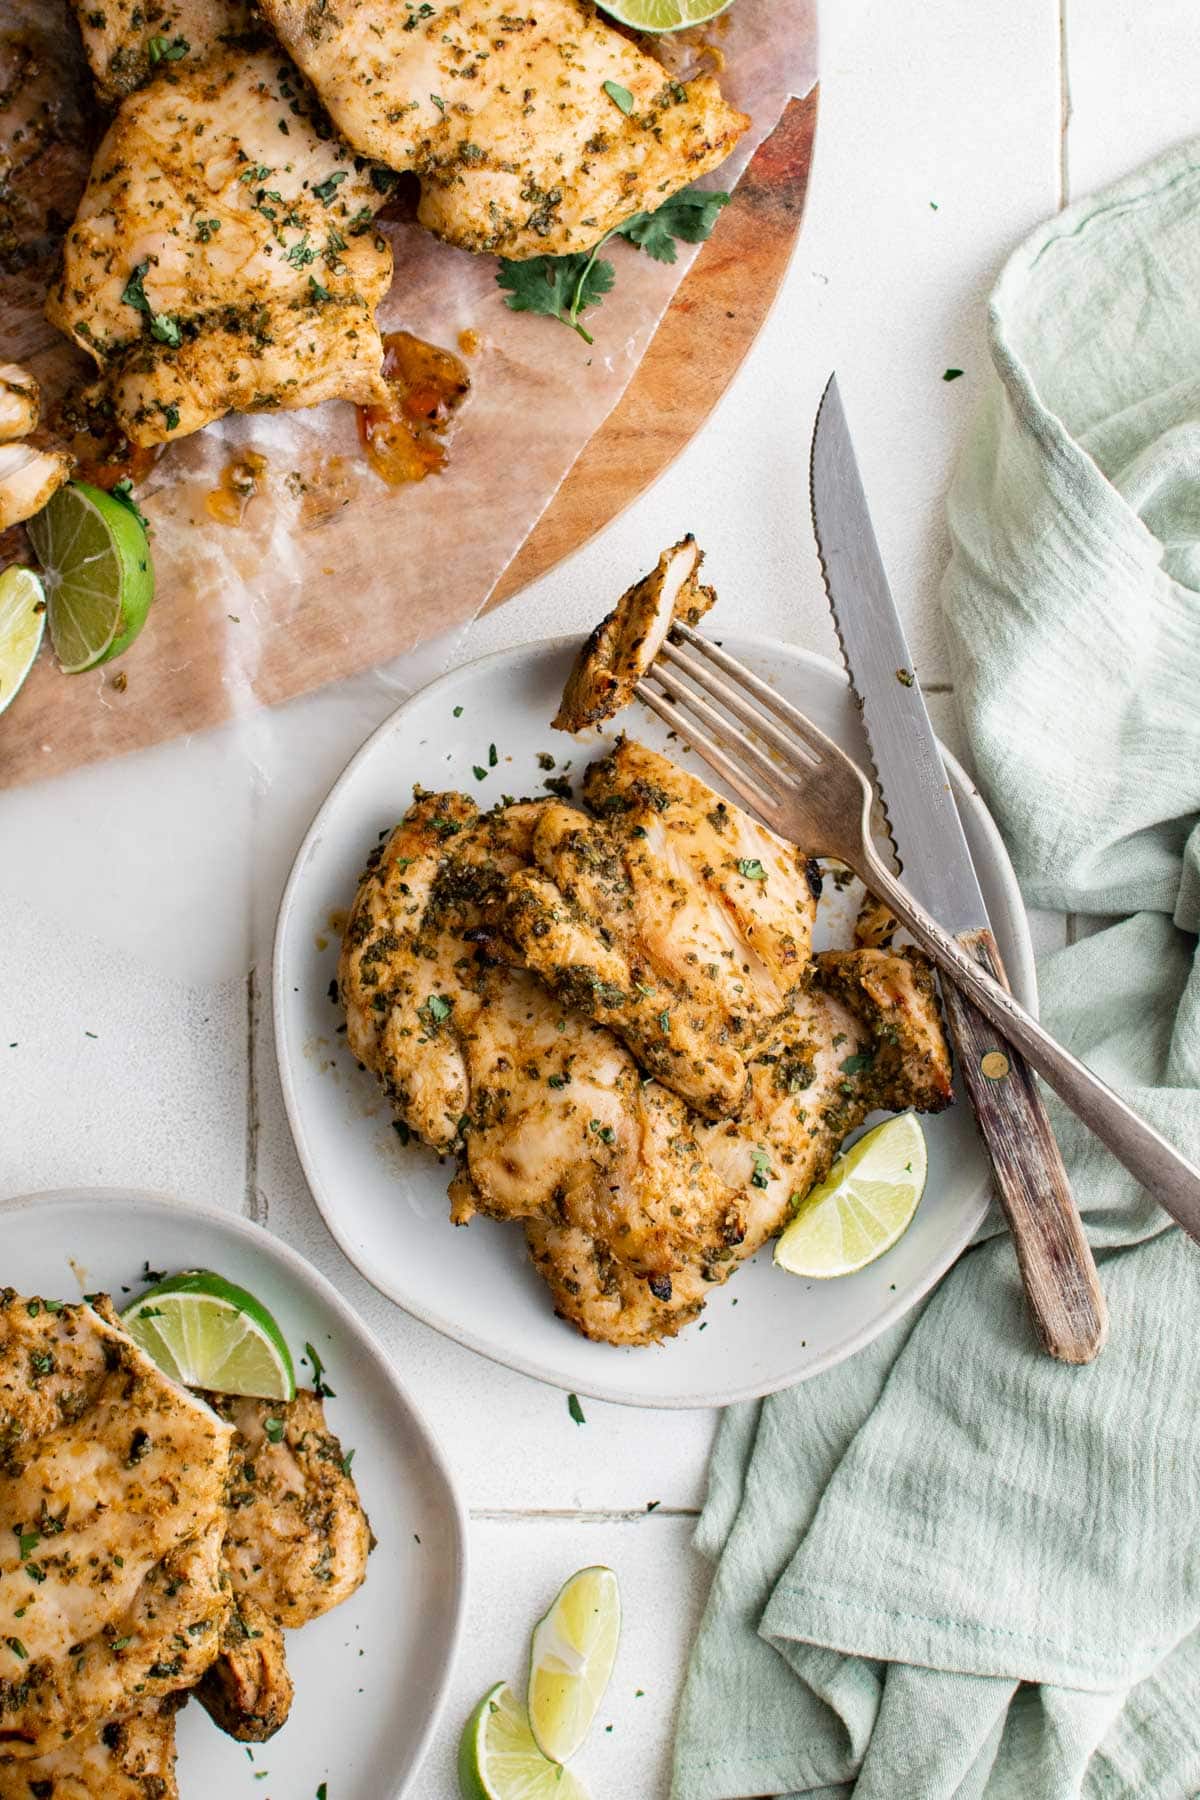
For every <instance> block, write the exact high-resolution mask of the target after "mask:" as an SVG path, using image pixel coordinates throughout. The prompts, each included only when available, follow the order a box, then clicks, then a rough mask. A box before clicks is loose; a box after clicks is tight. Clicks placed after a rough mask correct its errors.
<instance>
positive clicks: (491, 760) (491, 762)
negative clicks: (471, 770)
mask: <svg viewBox="0 0 1200 1800" xmlns="http://www.w3.org/2000/svg"><path fill="white" fill-rule="evenodd" d="M499 761H500V758H499V757H498V756H497V754H496V746H495V744H489V745H488V768H489V769H494V768H495V767H496V764H497V763H498V762H499Z"/></svg>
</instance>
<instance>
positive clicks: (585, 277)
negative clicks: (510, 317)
mask: <svg viewBox="0 0 1200 1800" xmlns="http://www.w3.org/2000/svg"><path fill="white" fill-rule="evenodd" d="M728 204H729V195H728V194H712V193H707V192H704V191H702V190H700V189H697V188H684V189H683V191H682V192H681V193H678V194H672V195H671V196H670V197H669V198H668V199H666V200H664V201H663V203H662V205H661V206H660V207H658V208H657V210H656V211H654V212H639V213H634V214H633V216H632V217H631V218H628V219H625V220H624V221H623V222H622V223H621V224H620V225H616V226H614V227H613V229H612V230H611V231H610V232H608V234H607V235H606V236H605V237H602V238H601V239H600V241H599V243H598V244H596V245H594V246H593V248H592V249H591V250H578V251H576V252H575V254H574V255H572V256H534V257H530V258H529V259H528V261H525V262H510V261H508V260H507V259H505V258H501V261H500V268H499V271H498V273H497V275H496V280H497V282H498V283H499V285H500V286H501V287H502V288H505V289H507V292H506V293H505V296H504V303H505V305H506V306H508V307H510V308H511V309H512V311H513V312H531V313H540V314H542V315H543V317H545V318H549V319H558V320H559V321H560V322H561V323H562V324H563V325H569V326H570V328H571V330H572V331H577V332H578V333H579V335H580V337H581V338H582V339H583V341H584V343H585V344H591V343H593V342H594V341H595V340H594V339H593V337H592V335H591V333H590V332H589V331H588V329H587V327H586V326H585V325H584V324H583V322H582V314H584V313H585V312H588V311H589V310H590V309H591V308H593V307H596V306H598V305H599V304H600V302H601V301H602V300H603V298H604V296H605V294H607V293H610V292H611V291H612V287H613V283H614V282H615V281H616V278H617V277H616V270H615V269H614V268H613V266H612V264H611V263H610V262H607V261H605V260H604V259H603V258H601V256H600V252H601V250H602V249H603V248H604V246H605V244H607V243H609V242H610V240H611V239H613V238H618V237H623V238H626V239H627V240H628V242H629V243H631V244H633V245H634V246H635V247H636V248H637V249H639V250H644V251H645V252H646V255H647V256H652V257H653V258H654V260H655V262H663V263H673V262H675V261H676V259H677V257H678V254H679V253H678V251H677V249H676V243H677V242H682V243H685V244H702V243H703V242H704V240H705V239H706V238H707V237H709V236H710V234H711V232H712V228H713V226H714V225H715V224H716V222H717V215H718V214H719V213H720V211H721V208H722V207H723V206H727V205H728Z"/></svg>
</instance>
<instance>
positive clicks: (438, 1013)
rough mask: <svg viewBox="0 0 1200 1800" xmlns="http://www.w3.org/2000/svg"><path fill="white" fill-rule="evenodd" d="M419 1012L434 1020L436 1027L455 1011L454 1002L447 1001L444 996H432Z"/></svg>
mask: <svg viewBox="0 0 1200 1800" xmlns="http://www.w3.org/2000/svg"><path fill="white" fill-rule="evenodd" d="M417 1011H418V1012H420V1013H423V1014H425V1015H426V1016H427V1017H428V1018H430V1019H432V1021H433V1023H434V1024H435V1025H440V1024H441V1022H442V1020H443V1019H448V1018H449V1017H450V1014H451V1013H452V1012H453V1011H454V1002H453V1000H447V998H446V996H445V995H444V994H430V996H429V998H428V999H427V1000H426V1002H425V1004H424V1006H419V1007H418V1008H417Z"/></svg>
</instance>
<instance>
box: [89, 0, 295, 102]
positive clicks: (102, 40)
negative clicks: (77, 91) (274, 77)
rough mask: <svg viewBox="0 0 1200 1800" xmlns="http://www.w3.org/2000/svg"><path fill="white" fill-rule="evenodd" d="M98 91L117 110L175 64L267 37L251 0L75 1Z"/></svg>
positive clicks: (194, 60)
mask: <svg viewBox="0 0 1200 1800" xmlns="http://www.w3.org/2000/svg"><path fill="white" fill-rule="evenodd" d="M71 4H72V6H73V7H74V9H75V15H76V17H77V19H78V21H79V32H80V36H81V37H82V38H83V47H84V50H85V51H86V53H87V59H88V62H89V64H90V65H91V70H92V75H93V77H94V79H95V82H96V91H97V93H98V94H99V96H100V98H101V99H102V100H106V101H109V102H110V103H111V104H112V105H114V106H115V105H116V104H117V102H118V101H120V100H123V99H124V98H125V96H126V95H127V94H132V93H134V92H135V91H136V89H138V88H140V87H144V86H145V84H146V82H147V81H150V80H151V79H152V78H153V77H154V76H155V75H158V74H160V73H162V72H163V71H164V70H170V69H171V68H173V67H174V66H175V65H176V64H178V63H181V62H184V61H189V62H192V63H196V62H200V61H201V60H202V59H203V58H204V57H206V56H208V55H210V54H211V52H212V51H214V50H221V49H225V50H229V49H235V48H245V47H248V46H250V45H251V44H253V43H254V42H255V41H258V42H261V41H262V38H263V36H264V33H263V29H262V25H261V22H260V21H259V20H258V19H257V18H256V16H255V11H254V6H253V4H252V0H149V3H147V0H104V4H103V5H102V6H96V5H94V4H93V0H71Z"/></svg>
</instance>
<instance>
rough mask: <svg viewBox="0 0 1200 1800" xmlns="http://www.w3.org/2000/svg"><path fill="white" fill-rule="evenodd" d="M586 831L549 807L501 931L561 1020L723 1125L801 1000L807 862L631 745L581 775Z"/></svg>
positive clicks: (808, 929)
mask: <svg viewBox="0 0 1200 1800" xmlns="http://www.w3.org/2000/svg"><path fill="white" fill-rule="evenodd" d="M584 797H585V799H586V801H587V803H588V805H589V807H590V808H591V810H592V812H593V813H594V814H597V815H598V816H597V817H595V818H593V819H588V818H586V817H584V816H583V815H581V814H580V813H578V812H576V811H575V810H574V809H573V808H570V807H567V806H561V805H557V806H552V807H550V808H548V809H547V811H546V812H545V814H544V815H543V817H542V819H541V820H540V821H539V824H538V827H537V830H536V832H535V833H534V838H533V855H534V858H535V860H536V862H537V864H538V868H537V869H536V870H532V871H527V872H524V873H521V874H517V875H515V876H514V877H513V880H512V881H511V883H510V884H509V895H510V902H509V914H508V921H507V922H508V928H509V931H510V934H511V936H512V938H513V941H514V943H515V944H516V945H517V947H518V948H519V950H520V952H521V955H522V957H523V959H524V960H525V962H526V963H527V964H528V966H529V967H530V968H531V969H534V970H535V971H536V972H537V973H538V974H539V975H540V976H542V978H543V980H545V981H547V982H548V983H549V984H550V985H551V986H552V987H553V988H554V990H555V991H556V993H557V994H558V995H559V997H560V998H561V999H562V1000H563V1001H564V1002H565V1003H566V1004H568V1005H571V1006H576V1007H578V1008H580V1009H581V1010H582V1011H585V1012H587V1013H588V1014H589V1015H590V1016H591V1017H592V1018H594V1019H596V1020H597V1021H598V1022H599V1023H601V1024H605V1025H607V1026H609V1028H610V1029H611V1030H613V1031H615V1032H616V1033H618V1035H619V1036H620V1037H622V1038H623V1039H624V1041H625V1042H626V1043H627V1044H628V1045H629V1047H630V1049H631V1050H632V1051H633V1053H634V1055H635V1056H636V1057H637V1059H638V1061H639V1062H640V1063H641V1065H642V1067H643V1068H644V1069H646V1070H647V1071H648V1072H649V1073H650V1074H652V1075H654V1076H655V1077H657V1079H658V1080H660V1081H662V1082H664V1083H665V1084H666V1085H667V1086H668V1087H671V1088H673V1089H674V1090H675V1091H676V1092H677V1093H678V1094H680V1095H681V1096H682V1097H683V1098H684V1099H685V1100H687V1101H688V1102H689V1104H690V1105H692V1106H695V1107H696V1108H697V1109H698V1110H699V1111H700V1112H702V1113H703V1114H705V1116H706V1117H710V1118H722V1117H726V1116H728V1115H730V1114H736V1112H737V1111H738V1109H739V1107H740V1106H741V1104H742V1101H743V1098H744V1095H745V1088H746V1063H745V1057H746V1055H747V1053H748V1052H750V1051H751V1050H752V1049H753V1047H754V1045H755V1044H756V1042H757V1040H758V1037H759V1034H760V1033H761V1031H762V1029H763V1028H764V1026H765V1025H766V1024H767V1023H768V1022H769V1021H770V1020H771V1019H773V1018H774V1017H775V1016H776V1014H778V1013H779V1012H781V1011H782V1010H783V1008H784V1007H785V1006H786V1005H787V1004H788V1003H789V1001H790V1000H791V998H792V996H793V995H794V994H795V993H796V992H797V991H798V989H799V987H800V986H801V984H802V982H803V980H804V977H805V974H806V971H807V967H808V958H809V948H810V943H811V937H812V923H813V917H814V913H815V907H816V902H815V900H814V898H813V884H812V882H811V881H810V879H809V874H808V869H807V864H806V861H805V858H804V857H803V856H802V855H801V854H800V853H799V852H798V851H797V850H796V849H795V847H794V846H793V845H791V844H788V843H785V842H784V840H783V839H782V838H779V837H776V836H775V834H774V832H771V831H768V830H767V828H766V827H765V826H764V825H759V824H757V823H756V822H755V821H754V820H752V819H750V818H749V817H748V816H747V815H746V814H745V813H743V812H740V811H739V810H738V808H737V807H734V806H731V805H730V804H729V803H728V802H727V801H725V800H722V799H720V798H719V796H718V795H717V794H715V793H714V792H713V791H712V789H711V788H709V787H706V786H705V784H704V783H703V782H701V781H698V780H696V779H695V777H694V776H691V775H688V774H685V773H684V771H683V770H682V769H678V768H676V767H675V765H674V764H673V763H670V762H668V760H667V759H666V757H663V756H658V755H657V754H656V753H655V752H654V751H652V750H647V749H645V748H644V747H643V746H642V745H640V744H636V743H633V742H632V741H631V740H629V739H625V740H623V741H622V742H621V744H620V745H619V746H618V748H617V749H616V750H615V751H614V752H613V754H612V755H611V756H610V757H607V758H605V759H604V761H603V762H600V763H594V764H593V765H592V767H591V768H590V769H589V770H588V772H587V776H586V778H585V784H584Z"/></svg>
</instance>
